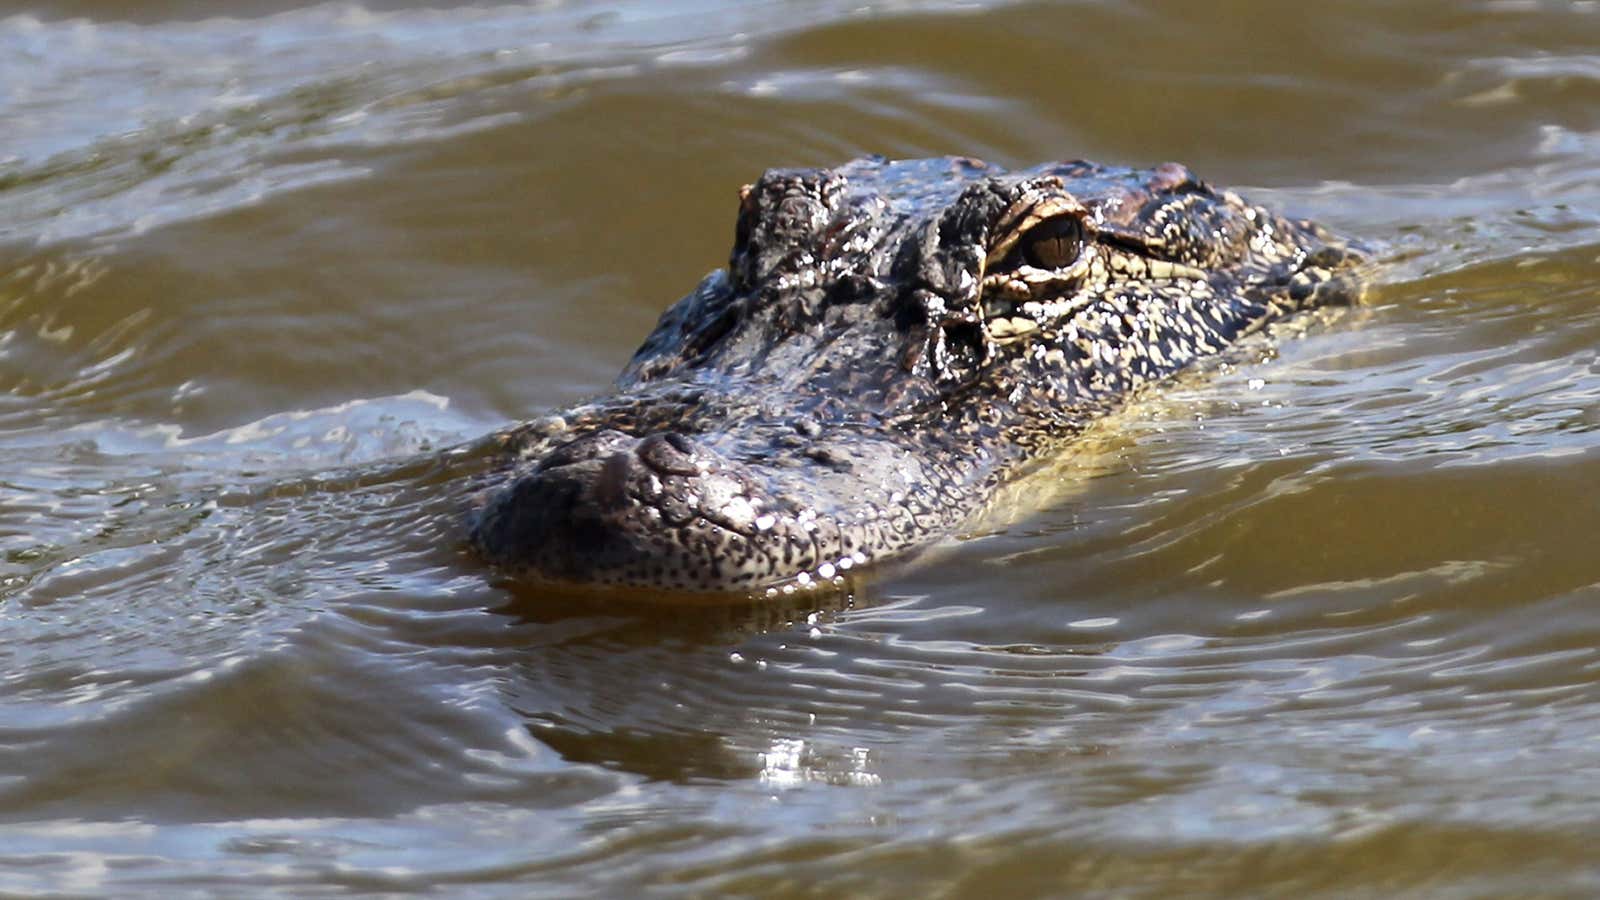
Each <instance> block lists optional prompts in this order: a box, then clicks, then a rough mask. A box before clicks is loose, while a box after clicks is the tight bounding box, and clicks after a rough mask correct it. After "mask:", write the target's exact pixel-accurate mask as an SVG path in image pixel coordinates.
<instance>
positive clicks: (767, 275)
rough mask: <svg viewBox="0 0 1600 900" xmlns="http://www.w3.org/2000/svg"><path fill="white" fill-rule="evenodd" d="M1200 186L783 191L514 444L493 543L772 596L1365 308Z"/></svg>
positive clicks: (655, 578) (801, 186)
mask: <svg viewBox="0 0 1600 900" xmlns="http://www.w3.org/2000/svg"><path fill="white" fill-rule="evenodd" d="M1360 261H1361V259H1360V256H1359V254H1358V253H1357V252H1355V251H1354V250H1352V249H1351V248H1350V247H1348V246H1347V245H1346V244H1345V243H1344V242H1341V241H1339V240H1337V239H1335V238H1334V237H1332V236H1331V235H1330V234H1328V233H1327V232H1326V231H1324V230H1323V229H1321V228H1319V227H1318V226H1315V225H1313V224H1311V223H1308V222H1303V221H1297V220H1292V219H1287V218H1283V217H1280V216H1277V215H1274V214H1273V213H1270V212H1268V211H1266V210H1264V209H1262V208H1259V207H1256V206H1252V205H1250V204H1248V203H1246V202H1245V201H1244V200H1243V199H1241V198H1240V197H1238V196H1237V195H1235V194H1233V193H1232V192H1229V191H1219V190H1216V189H1213V188H1211V187H1210V186H1208V185H1206V184H1205V183H1204V182H1202V181H1200V180H1199V179H1197V178H1196V177H1195V176H1194V175H1193V174H1192V173H1191V172H1189V170H1188V169H1186V168H1185V167H1183V166H1180V165H1177V164H1171V163H1169V164H1166V165H1162V166H1158V167H1156V168H1155V169H1152V170H1132V169H1120V168H1109V167H1102V166H1097V165H1094V164H1091V163H1086V162H1067V163H1058V164H1051V165H1045V166H1040V167H1038V168H1035V169H1031V170H1028V171H1024V172H1016V173H1008V172H1005V171H1003V170H1001V169H999V168H998V167H995V166H990V165H987V164H985V163H982V162H979V161H976V160H970V159H961V158H950V159H930V160H914V161H904V162H889V161H885V160H882V159H876V158H872V159H862V160H857V161H855V162H851V163H849V164H846V165H844V166H841V167H839V168H836V169H825V170H775V171H771V172H768V173H766V174H765V175H764V176H762V178H761V179H760V180H759V181H758V182H757V183H756V184H754V185H752V186H750V187H748V188H746V189H745V190H744V191H743V192H742V194H741V200H740V207H739V216H738V223H737V226H736V229H735V240H734V248H733V252H732V255H731V257H730V259H729V262H728V266H727V268H726V269H722V270H719V271H716V272H713V273H712V274H711V275H709V276H707V277H706V279H705V280H704V281H702V282H701V284H700V285H699V286H698V287H697V288H696V289H695V290H694V291H692V292H691V293H690V294H689V295H688V296H687V297H685V298H683V299H682V300H681V301H679V302H678V303H677V304H676V305H674V306H673V307H671V308H670V309H668V310H667V311H666V313H665V314H664V315H663V316H662V317H661V321H660V323H659V324H658V325H657V327H656V329H655V331H654V332H652V333H651V334H650V335H649V337H647V338H646V339H645V342H644V344H643V346H641V347H640V348H639V350H638V352H637V353H636V354H635V356H634V358H633V360H632V361H631V362H630V363H629V364H628V366H627V368H625V369H624V370H623V372H622V374H621V376H620V377H619V378H618V379H617V383H616V387H615V390H614V391H613V392H612V393H610V394H608V395H607V396H604V397H601V398H599V399H596V400H594V401H592V402H590V403H587V404H583V405H581V406H578V407H574V408H572V409H568V410H564V411H562V412H561V413H559V414H557V415H555V416H552V417H549V418H546V419H544V420H540V421H539V422H537V423H530V424H528V425H525V426H520V427H517V428H513V429H511V430H509V431H507V432H506V433H505V435H504V436H503V437H504V443H505V445H506V446H507V447H508V448H509V451H508V464H507V466H506V467H505V468H504V469H503V471H501V472H500V473H499V474H498V475H497V476H496V480H495V486H494V487H492V488H491V489H490V490H489V491H487V492H486V495H485V499H484V502H483V505H482V508H481V510H480V511H478V512H477V514H476V516H475V520H474V522H473V526H472V541H473V544H474V545H475V546H476V547H477V548H478V550H479V552H480V553H481V554H482V555H483V556H485V557H486V558H488V559H489V560H491V561H492V562H494V563H496V564H497V565H499V566H501V567H503V568H505V569H507V570H509V571H513V572H517V573H521V574H524V575H526V576H529V577H532V578H537V579H546V580H551V581H558V582H563V583H568V584H578V585H589V586H597V587H621V588H646V589H660V590H669V591H677V592H682V591H689V592H707V593H733V594H755V593H759V592H761V591H763V590H769V589H775V588H778V587H781V586H793V585H795V584H806V583H816V582H820V581H828V580H831V579H834V578H836V577H838V576H840V575H841V574H843V573H844V572H846V571H848V570H850V569H852V568H855V567H859V566H862V565H866V564H869V563H873V562H879V561H882V560H886V559H890V558H894V557H898V556H903V555H905V554H908V553H910V552H913V551H915V550H917V549H918V548H921V547H924V546H926V545H928V544H930V543H932V542H934V541H936V540H938V539H939V538H941V537H943V536H945V535H947V534H949V533H950V532H951V531H952V530H953V529H955V528H957V527H959V526H960V525H961V523H962V522H964V521H966V520H967V519H968V518H970V517H971V516H972V515H973V514H974V513H975V512H976V511H977V510H979V509H981V508H982V507H983V505H984V503H985V501H986V500H987V499H988V498H989V497H990V496H991V495H992V494H993V493H994V490H995V488H996V486H997V485H999V484H1000V483H1001V482H1002V481H1004V480H1006V479H1009V478H1012V477H1015V476H1016V475H1017V474H1018V473H1019V472H1021V471H1023V469H1024V468H1025V467H1026V466H1027V464H1028V463H1029V461H1030V460H1033V459H1036V458H1038V456H1039V455H1041V454H1045V453H1051V452H1057V451H1058V450H1059V448H1060V447H1061V445H1062V444H1063V442H1065V441H1067V440H1068V439H1070V438H1071V437H1072V436H1073V435H1074V434H1075V433H1076V432H1077V431H1079V430H1080V429H1081V428H1082V427H1083V426H1084V425H1085V424H1086V423H1087V422H1089V421H1090V420H1092V419H1093V418H1094V417H1096V416H1098V415H1101V414H1103V413H1104V412H1106V411H1107V410H1108V409H1110V408H1111V407H1113V406H1114V405H1116V404H1117V403H1119V402H1121V401H1122V400H1123V399H1125V398H1126V397H1127V396H1128V395H1129V394H1130V393H1131V392H1133V391H1135V390H1137V389H1138V388H1139V387H1141V386H1142V385H1144V384H1147V383H1149V382H1152V381H1155V380H1158V379H1161V378H1164V377H1166V376H1168V375H1170V374H1172V373H1173V372H1176V371H1178V370H1180V369H1182V368H1184V367H1185V366H1187V365H1189V364H1190V363H1192V362H1194V361H1195V360H1197V359H1200V358H1202V357H1205V356H1208V355H1212V354H1215V353H1217V352H1219V351H1221V350H1223V349H1224V348H1226V347H1227V346H1228V345H1230V344H1231V343H1233V342H1234V341H1236V340H1237V339H1238V338H1239V337H1240V336H1241V335H1244V334H1246V333H1248V332H1251V331H1254V330H1256V329H1259V328H1260V327H1262V326H1263V325H1265V324H1267V323H1269V322H1271V321H1273V320H1274V319H1277V318H1280V317H1282V316H1285V315H1288V314H1290V313H1293V312H1295V311H1297V310H1301V309H1306V308H1309V307H1312V306H1316V305H1321V304H1325V303H1338V302H1348V301H1350V300H1352V299H1354V297H1355V296H1356V295H1357V293H1358V292H1359V284H1358V281H1357V279H1356V277H1355V274H1354V273H1355V271H1356V268H1357V264H1358V263H1360Z"/></svg>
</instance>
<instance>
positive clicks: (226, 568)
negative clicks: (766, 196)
mask: <svg viewBox="0 0 1600 900" xmlns="http://www.w3.org/2000/svg"><path fill="white" fill-rule="evenodd" d="M218 8H219V7H218V5H217V4H213V3H205V2H198V0H192V2H191V0H146V2H141V3H123V4H120V5H112V4H106V3H99V2H94V3H90V2H78V0H60V2H56V3H43V4H33V5H32V7H31V9H30V11H28V12H25V13H22V14H10V15H9V17H7V18H0V553H3V556H0V628H3V636H4V640H3V641H0V680H3V688H0V892H12V891H20V892H36V891H43V890H58V891H64V892H70V893H76V894H114V895H119V896H126V895H130V894H141V893H142V894H147V895H152V896H155V895H159V896H163V897H166V896H175V895H183V894H213V893H217V892H224V893H225V892H231V891H240V890H246V889H251V888H258V887H264V886H270V887H277V888H281V889H284V890H286V891H290V892H293V893H296V894H315V893H318V892H321V893H339V892H344V891H378V892H383V891H409V890H420V889H426V888H432V887H439V888H444V889H448V890H449V891H451V892H452V893H460V894H466V895H475V894H481V895H505V896H524V895H527V894H528V893H545V894H553V895H572V894H576V893H579V892H581V891H585V890H587V891H594V892H599V893H606V894H612V895H625V894H631V893H636V892H638V891H639V890H641V889H645V888H650V889H653V890H655V891H657V892H661V893H691V894H696V893H704V894H711V893H746V894H764V895H786V894H812V893H815V894H820V893H828V894H841V895H842V894H845V893H850V894H859V895H872V894H880V895H906V896H910V895H942V896H1011V895H1021V894H1056V895H1068V894H1076V895H1085V896H1107V897H1111V896H1116V897H1122V896H1152V897H1170V896H1180V895H1181V896H1226V897H1237V896H1260V895H1270V896H1326V897H1352V896H1371V897H1389V896H1395V895H1401V894H1407V893H1411V894H1417V895H1427V896H1470V897H1481V896H1498V895H1523V896H1527V895H1534V894H1538V895H1542V896H1592V895H1594V894H1596V893H1600V861H1597V857H1596V856H1595V853H1594V846H1595V842H1596V840H1597V839H1600V540H1597V536H1600V287H1597V284H1600V7H1597V4H1596V3H1594V2H1572V3H1557V2H1549V3H1537V2H1462V0H1438V2H1416V3H1408V4H1391V3H1385V2H1354V0H1351V2H1330V3H1322V4H1311V5H1306V4H1281V3H1272V2H1261V0H1251V2H1243V0H1241V2H1232V3H1226V4H1220V5H1218V4H1212V5H1202V4H1184V3H1178V2H1168V3H1164V4H1155V3H1133V2H1119V3H1087V2H1086V3H1069V4H1055V5H1037V4H1007V3H999V2H993V3H987V2H978V3H964V4H954V3H952V4H932V5H918V4H907V3H886V4H883V5H882V7H881V8H866V7H863V5H862V4H860V3H858V2H850V3H835V2H822V0H818V2H791V3H756V4H747V3H738V4H736V3H731V2H726V0H683V2H674V3H670V4H662V3H647V2H643V0H635V2H632V3H629V2H620V3H604V4H573V5H570V6H567V5H562V4H551V3H537V4H526V5H519V4H511V5H496V6H488V5H484V6H479V7H468V8H464V9H453V10H449V11H435V10H430V9H427V8H418V7H414V6H413V5H411V4H404V3H394V2H387V0H385V2H381V3H373V4H371V5H369V6H366V7H357V6H352V5H324V6H301V7H297V6H294V5H293V4H291V3H289V2H269V0H249V2H237V3H232V4H229V5H228V9H229V10H230V12H231V14H232V15H234V16H235V18H227V19H205V18H203V17H205V16H208V15H215V14H216V12H217V10H218ZM868 152H876V153H883V154H886V155H889V156H897V157H903V156H922V155H930V154H939V153H961V154H969V155H975V156H983V157H987V158H990V159H993V160H995V161H996V162H1000V163H1003V164H1008V165H1025V164H1031V163H1034V162H1037V161H1041V160H1045V159H1056V158H1070V157H1078V156H1084V157H1090V158H1095V159H1100V160H1103V161H1106V162H1118V163H1131V164H1149V163H1154V162H1159V161H1162V160H1165V159H1177V160H1182V161H1185V162H1187V163H1189V164H1190V165H1191V166H1192V167H1193V168H1195V170H1196V171H1198V172H1200V173H1201V174H1202V175H1204V176H1206V177H1208V178H1210V179H1212V180H1214V181H1217V182H1219V183H1223V184H1228V185H1231V186H1235V187H1238V188H1240V189H1241V190H1244V191H1246V192H1247V193H1249V194H1250V195H1251V196H1253V197H1255V198H1258V199H1261V200H1265V201H1267V202H1269V203H1271V204H1273V205H1276V206H1278V207H1281V208H1285V209H1288V210H1291V211H1294V212H1296V213H1299V214H1304V215H1309V216H1312V217H1314V218H1318V219H1320V220H1323V221H1325V222H1327V223H1329V224H1331V225H1333V226H1334V227H1336V228H1338V229H1339V230H1341V231H1344V232H1346V233H1350V234H1354V235H1357V236H1360V237H1361V238H1363V239H1364V240H1366V241H1368V242H1369V243H1371V244H1373V245H1374V246H1377V247H1379V248H1381V249H1382V251H1383V253H1384V254H1385V255H1387V256H1388V257H1389V258H1391V259H1392V260H1394V263H1393V265H1392V266H1391V267H1390V269H1389V272H1388V274H1387V275H1386V276H1385V281H1384V283H1382V284H1381V285H1379V286H1378V288H1377V289H1376V291H1375V292H1374V295H1373V296H1372V298H1371V303H1370V304H1369V305H1368V306H1366V307H1365V308H1362V309H1359V310H1353V311H1349V312H1346V313H1344V314H1342V315H1339V316H1335V317H1333V318H1332V319H1331V320H1328V321H1317V322H1313V323H1310V324H1309V326H1308V327H1306V328H1305V329H1303V333H1301V334H1299V335H1295V334H1285V335H1280V336H1279V338H1278V339H1277V340H1276V341H1275V342H1273V343H1272V344H1270V345H1269V344H1262V345H1259V346H1257V347H1256V348H1254V349H1253V350H1252V351H1251V353H1250V355H1248V356H1246V357H1245V358H1242V359H1239V360H1236V361H1235V364H1233V365H1230V366H1227V367H1224V368H1223V370H1222V371H1220V372H1217V373H1214V374H1213V375H1212V376H1211V377H1208V378H1197V379H1187V380H1185V381H1183V382H1182V383H1180V384H1176V385H1173V386H1172V387H1171V389H1170V390H1167V391H1165V392H1163V393H1162V394H1161V395H1160V396H1159V397H1157V398H1154V399H1151V400H1149V401H1147V402H1144V403H1141V404H1139V405H1138V406H1136V407H1135V408H1133V409H1131V410H1129V411H1128V412H1126V413H1125V414H1122V415H1121V416H1119V417H1118V418H1117V419H1116V420H1115V421H1113V422H1108V423H1106V426H1105V427H1103V428H1100V429H1098V430H1097V431H1096V433H1095V434H1093V435H1091V437H1090V438H1089V439H1088V440H1087V441H1085V443H1084V445H1083V447H1082V448H1081V451H1080V453H1078V454H1076V455H1075V456H1073V457H1071V458H1069V459H1066V460H1063V461H1062V463H1061V465H1060V466H1059V467H1058V469H1057V470H1055V471H1053V472H1052V473H1051V474H1050V476H1049V477H1048V478H1047V479H1046V483H1044V484H1042V485H1040V486H1039V488H1040V489H1041V490H1046V491H1048V492H1049V493H1051V494H1054V495H1056V497H1057V499H1056V500H1055V501H1054V502H1053V504H1052V505H1051V506H1050V507H1049V508H1047V509H1046V510H1044V511H1042V512H1039V513H1037V514H1035V515H1032V516H1025V517H1021V518H1019V519H1017V520H1016V521H1013V522H1008V523H1002V524H995V525H991V526H988V527H984V528H980V529H977V530H976V531H975V533H973V534H972V535H969V536H968V537H967V538H966V539H964V540H962V541H959V542H955V543H954V544H953V545H952V546H950V547H948V548H946V549H945V552H944V553H942V554H941V555H939V556H938V557H937V558H936V559H934V560H933V561H931V562H929V563H928V564H927V565H925V566H922V567H920V568H915V569H911V570H909V571H906V572H903V573H898V574H894V575H892V576H889V577H886V578H884V579H881V580H879V581H877V582H875V583H871V584H869V585H867V586H866V587H864V588H862V589H861V590H860V591H859V592H858V593H857V594H856V595H855V596H854V597H852V598H850V600H849V602H848V604H844V605H843V608H838V605H835V606H834V607H830V608H828V609H823V610H809V609H805V608H800V609H775V610H764V611H750V612H748V613H746V612H740V611H727V610H700V609H687V610H686V609H671V608H668V609H655V610H651V609H642V610H641V609H632V608H594V607H584V606H581V605H575V604H573V603H571V602H567V601H562V600H560V599H559V598H554V597H547V596H539V595H538V594H537V593H534V592H526V593H522V594H518V595H515V596H513V595H512V594H510V593H507V592H506V591H505V590H503V589H501V588H497V587H494V586H492V585H491V584H490V582H489V579H488V578H487V577H486V574H485V572H484V571H483V570H482V568H481V567H479V566H477V565H476V564H474V563H473V562H472V561H471V560H470V559H468V558H467V557H465V556H464V555H463V554H462V553H461V552H460V550H459V542H458V538H459V531H458V522H457V521H456V518H455V513H456V509H457V503H458V501H459V499H460V498H459V496H458V493H459V492H458V491H457V490H456V488H455V480H454V479H452V478H451V473H449V472H446V471H442V470H439V469H438V468H437V467H435V466H432V465H430V464H429V463H427V462H426V459H427V457H426V456H422V457H419V456H418V455H417V454H418V453H419V452H420V451H422V450H425V449H428V448H434V447H439V446H443V445H446V444H450V443H453V442H456V441H458V440H461V439H465V438H468V437H471V436H474V435H476V434H479V433H482V432H484V431H487V430H489V429H491V428H494V427H496V426H498V425H501V424H503V423H505V422H506V421H508V420H512V419H517V418H524V417H528V416H531V415H533V414H535V413H536V412H538V411H540V410H543V409H547V408H549V407H553V406H557V405H561V404H564V403H567V402H571V401H573V400H576V399H579V398H581V397H583V396H585V395H587V394H590V393H593V392H596V391H599V390H600V389H602V388H603V387H604V386H605V385H606V383H607V382H608V381H609V380H610V378H611V377H612V376H613V375H614V374H615V372H616V371H617V370H618V369H619V368H620V366H621V364H622V362H623V361H624V360H625V359H626V357H627V356H628V355H629V354H630V353H631V351H632V349H633V348H634V346H635V345H636V343H637V341H638V340H639V339H640V337H642V335H643V334H644V333H645V332H646V331H647V330H648V328H649V327H650V326H651V324H652V323H653V322H654V319H655V317H656V315H657V314H658V313H659V311H660V310H661V309H662V308H663V307H664V306H665V305H666V304H667V303H669V302H670V301H672V300H674V299H676V298H677V297H678V296H679V295H680V294H681V293H683V292H684V291H686V290H687V289H688V288H689V287H690V286H691V285H692V284H693V283H694V282H695V280H696V279H697V278H698V277H699V276H700V275H701V274H703V273H704V272H705V271H706V270H708V269H710V268H713V267H715V266H716V265H718V264H719V262H720V260H721V259H722V258H723V257H724V255H725V253H726V245H727V242H728V240H729V238H730V235H731V233H732V219H733V213H734V209H735V203H736V199H735V197H736V194H735V192H736V190H737V188H738V186H739V185H740V184H741V183H744V182H746V181H749V180H751V179H752V178H754V177H755V176H756V175H757V174H758V173H759V172H760V170H761V169H763V168H765V167H767V166H777V165H786V166H791V165H827V164H833V163H836V162H839V161H842V160H844V159H847V158H849V157H852V156H856V155H859V154H863V153H868ZM419 458H420V459H422V460H423V461H422V462H416V461H415V460H417V459H419Z"/></svg>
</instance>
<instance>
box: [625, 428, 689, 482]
mask: <svg viewBox="0 0 1600 900" xmlns="http://www.w3.org/2000/svg"><path fill="white" fill-rule="evenodd" d="M637 452H638V454H639V459H641V460H643V461H644V464H645V465H647V466H649V467H650V468H651V469H654V470H655V471H656V472H657V473H658V474H661V475H699V474H700V466H698V465H696V464H695V460H694V445H693V444H691V443H689V439H688V438H686V437H684V436H683V435H681V434H677V433H676V432H671V431H669V432H667V433H665V434H652V435H650V436H649V437H647V438H645V439H644V440H642V441H640V442H639V449H638V451H637Z"/></svg>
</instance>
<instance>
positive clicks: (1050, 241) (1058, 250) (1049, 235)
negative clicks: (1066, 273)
mask: <svg viewBox="0 0 1600 900" xmlns="http://www.w3.org/2000/svg"><path fill="white" fill-rule="evenodd" d="M1082 237H1083V228H1082V226H1081V225H1079V224H1078V220H1077V219H1075V218H1072V217H1070V216H1062V217H1060V218H1056V219H1051V220H1050V221H1048V222H1045V223H1043V224H1041V225H1038V226H1037V227H1035V228H1034V229H1033V230H1032V231H1030V232H1028V234H1027V237H1026V238H1024V242H1023V261H1024V262H1026V263H1027V264H1028V265H1030V266H1033V267H1034V268H1036V269H1060V268H1064V267H1066V266H1069V265H1071V264H1072V262H1073V261H1074V260H1076V259H1077V258H1078V248H1079V244H1080V243H1081V241H1082Z"/></svg>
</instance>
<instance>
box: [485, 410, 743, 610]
mask: <svg viewBox="0 0 1600 900" xmlns="http://www.w3.org/2000/svg"><path fill="white" fill-rule="evenodd" d="M767 505H768V501H767V500H766V499H765V498H764V497H763V496H762V493H761V491H760V490H759V489H758V487H757V485H756V484H755V483H754V481H753V479H752V478H751V477H750V475H749V473H748V472H746V471H743V470H741V469H740V468H739V467H738V466H735V465H732V464H730V463H729V462H728V461H726V460H725V459H723V458H722V457H720V456H718V455H717V454H715V453H713V452H711V451H709V450H707V449H705V448H703V447H701V446H699V445H697V444H696V443H695V442H694V441H693V440H692V439H691V438H689V437H686V436H684V435H682V434H679V433H677V432H670V431H669V432H661V433H656V434H650V435H647V436H645V437H643V438H637V437H633V436H630V435H627V434H623V433H622V432H619V431H611V430H607V431H600V432H596V433H594V434H590V435H586V436H584V437H581V438H578V439H576V440H573V441H571V442H569V443H567V444H564V445H562V446H560V447H557V448H555V449H553V450H552V451H550V452H549V453H547V454H545V455H544V456H543V457H541V458H540V460H539V461H538V463H537V464H536V465H534V466H533V467H532V468H531V469H529V470H527V471H525V472H524V473H522V474H519V475H518V476H517V477H516V478H515V479H514V480H513V481H512V482H511V483H510V484H509V485H507V486H506V487H505V488H504V489H502V490H501V491H499V492H498V493H497V494H496V495H495V496H494V497H493V498H491V499H490V501H489V503H488V504H487V505H486V506H485V507H484V509H483V511H482V512H481V513H480V514H479V516H478V519H477V521H476V523H475V524H474V526H473V534H472V538H473V541H474V543H476V544H477V546H479V547H480V548H482V549H483V550H484V552H485V553H486V554H487V555H489V556H490V557H491V558H494V559H496V561H500V562H502V563H504V564H508V565H515V566H516V567H517V568H519V569H524V570H531V572H532V574H534V575H537V576H539V577H542V578H545V579H549V580H554V581H563V582H573V583H577V584H637V583H641V582H644V583H652V584H659V585H662V586H664V587H669V588H671V587H678V588H685V589H688V588H698V587H702V586H703V585H704V583H705V582H706V580H707V578H708V576H710V577H713V578H721V579H722V580H729V581H736V580H737V573H738V571H739V570H740V568H741V567H742V566H745V565H747V564H748V561H749V559H751V558H752V557H753V556H754V553H755V543H756V539H757V537H758V536H759V535H760V534H761V532H762V531H763V530H765V529H767V528H770V527H771V526H772V524H773V522H774V521H775V517H774V516H772V515H771V514H769V513H767V512H766V511H765V507H766V506H767Z"/></svg>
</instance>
